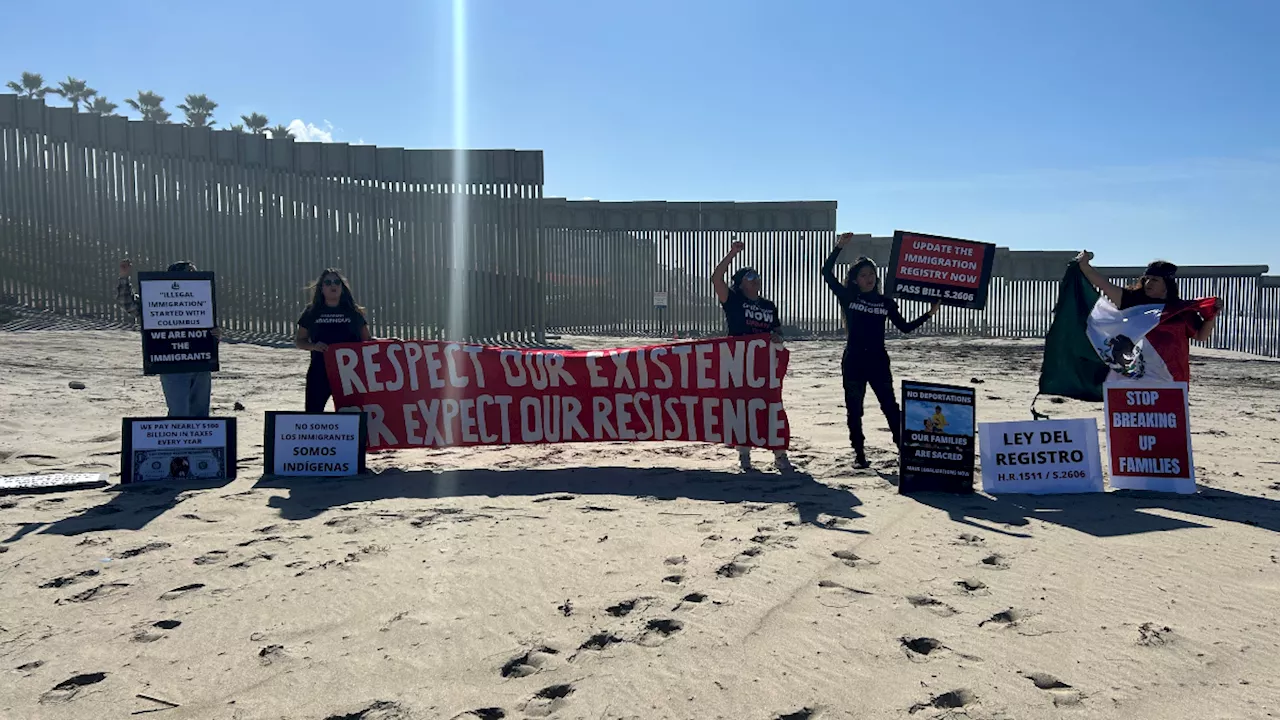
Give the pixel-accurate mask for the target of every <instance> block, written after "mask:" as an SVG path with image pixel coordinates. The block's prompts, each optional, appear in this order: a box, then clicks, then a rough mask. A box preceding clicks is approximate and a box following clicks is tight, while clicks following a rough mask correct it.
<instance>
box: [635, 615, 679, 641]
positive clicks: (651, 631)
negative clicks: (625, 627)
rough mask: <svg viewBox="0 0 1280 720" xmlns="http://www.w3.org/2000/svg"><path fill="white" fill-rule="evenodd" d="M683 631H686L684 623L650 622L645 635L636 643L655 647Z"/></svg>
mask: <svg viewBox="0 0 1280 720" xmlns="http://www.w3.org/2000/svg"><path fill="white" fill-rule="evenodd" d="M681 630H684V623H682V622H680V621H679V620H666V619H662V620H650V621H649V622H648V623H646V624H645V629H644V634H642V635H641V636H640V639H639V640H637V641H636V642H637V643H639V644H641V645H644V646H646V647H654V646H657V645H661V644H662V643H664V642H666V641H667V639H668V638H670V637H671V636H673V635H675V634H677V633H679V632H680V631H681Z"/></svg>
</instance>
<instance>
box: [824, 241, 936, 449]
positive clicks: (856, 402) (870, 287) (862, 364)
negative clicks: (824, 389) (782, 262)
mask: <svg viewBox="0 0 1280 720" xmlns="http://www.w3.org/2000/svg"><path fill="white" fill-rule="evenodd" d="M851 239H853V233H844V234H842V235H840V236H839V238H838V239H837V240H836V248H835V250H833V251H831V254H830V255H828V256H827V260H826V262H824V263H823V264H822V279H823V280H824V281H825V282H826V283H827V287H829V288H831V292H832V293H834V294H835V296H836V297H837V298H838V299H839V300H840V308H841V310H842V311H843V312H844V320H845V325H846V327H847V328H848V331H849V339H848V343H847V344H846V345H845V349H844V358H843V359H842V360H841V363H840V368H841V370H842V372H843V375H844V405H845V411H846V412H847V413H848V420H849V443H850V444H851V445H853V452H854V455H855V459H854V465H855V466H856V467H859V468H867V467H870V466H871V464H870V463H869V462H867V453H866V444H865V438H864V437H863V434H862V401H863V399H864V398H866V395H867V384H868V383H870V385H871V389H872V391H874V392H875V394H876V399H877V400H879V401H880V409H881V410H882V411H883V412H884V417H885V419H886V420H888V421H889V430H890V432H892V433H893V443H894V445H898V444H899V443H900V442H901V437H900V435H901V422H902V411H901V409H899V407H898V400H897V398H896V397H895V396H894V393H893V371H892V370H890V369H889V352H888V351H887V350H885V347H884V331H885V321H886V320H889V321H892V322H893V324H894V326H895V327H897V328H898V329H899V330H901V331H902V332H904V333H909V332H911V331H913V330H915V329H916V328H918V327H920V326H921V325H923V324H924V323H925V322H926V321H927V320H928V319H929V318H931V317H933V314H934V313H935V312H937V310H938V303H937V302H935V303H934V304H933V307H932V308H930V309H929V310H928V311H927V312H925V314H924V315H921V316H920V317H918V318H916V319H915V320H912V321H911V322H907V321H906V320H905V319H904V318H903V317H902V313H901V312H899V311H898V303H896V302H895V301H894V300H893V299H892V298H888V297H885V296H884V295H883V294H881V292H880V277H879V275H878V274H877V273H876V264H875V263H874V262H872V261H871V259H870V258H866V257H860V258H858V260H857V262H855V263H854V264H853V267H851V268H849V273H848V275H847V276H846V277H845V281H844V283H841V282H840V281H839V280H837V279H836V275H835V267H836V260H837V259H839V257H840V253H841V252H842V251H843V250H844V246H845V245H847V244H848V243H849V241H850V240H851Z"/></svg>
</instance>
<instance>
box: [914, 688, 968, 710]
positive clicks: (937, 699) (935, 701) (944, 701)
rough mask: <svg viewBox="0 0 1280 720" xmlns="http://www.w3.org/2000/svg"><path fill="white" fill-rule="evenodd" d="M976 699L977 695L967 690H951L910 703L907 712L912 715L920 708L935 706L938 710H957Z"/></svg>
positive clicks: (926, 708) (925, 708)
mask: <svg viewBox="0 0 1280 720" xmlns="http://www.w3.org/2000/svg"><path fill="white" fill-rule="evenodd" d="M977 701H978V698H977V696H976V695H974V694H973V693H972V692H971V691H969V690H965V689H960V690H952V691H951V692H945V693H942V694H941V695H935V696H934V697H931V698H929V700H928V702H923V703H918V704H916V705H912V706H911V709H910V710H908V712H909V713H911V714H912V715H914V714H916V713H918V712H920V711H921V710H928V709H929V708H937V709H939V710H959V709H960V708H963V707H968V706H970V705H972V704H974V703H975V702H977Z"/></svg>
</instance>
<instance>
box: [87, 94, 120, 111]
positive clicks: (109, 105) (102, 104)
mask: <svg viewBox="0 0 1280 720" xmlns="http://www.w3.org/2000/svg"><path fill="white" fill-rule="evenodd" d="M118 107H120V106H119V105H117V104H115V103H113V102H111V101H110V100H108V99H106V98H105V97H103V96H101V95H99V96H97V97H95V98H94V99H93V104H92V105H90V104H88V103H87V102H86V103H85V108H84V110H85V112H88V113H93V114H94V115H115V114H116V108H118Z"/></svg>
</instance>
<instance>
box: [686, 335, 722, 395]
mask: <svg viewBox="0 0 1280 720" xmlns="http://www.w3.org/2000/svg"><path fill="white" fill-rule="evenodd" d="M713 349H714V346H713V345H705V344H700V345H696V346H695V347H694V358H695V359H696V368H697V372H696V374H697V378H698V379H697V382H698V389H699V390H710V389H711V388H714V387H715V386H716V381H715V380H712V379H711V376H710V375H708V374H707V373H708V372H710V371H711V351H712V350H713ZM685 387H688V385H686V386H685Z"/></svg>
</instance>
